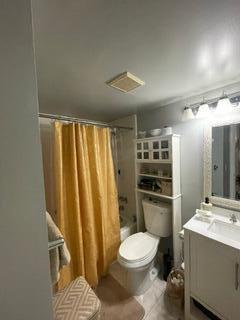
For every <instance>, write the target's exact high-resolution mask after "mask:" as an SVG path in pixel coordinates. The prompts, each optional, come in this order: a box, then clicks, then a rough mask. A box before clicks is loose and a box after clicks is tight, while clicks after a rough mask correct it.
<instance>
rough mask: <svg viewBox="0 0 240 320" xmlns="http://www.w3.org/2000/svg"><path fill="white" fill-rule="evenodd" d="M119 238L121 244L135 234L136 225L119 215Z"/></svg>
mask: <svg viewBox="0 0 240 320" xmlns="http://www.w3.org/2000/svg"><path fill="white" fill-rule="evenodd" d="M120 227H121V229H120V237H121V242H122V241H124V240H125V239H126V238H127V237H129V236H130V235H131V234H134V233H136V232H137V223H136V222H133V221H131V220H130V219H129V218H128V217H125V216H123V215H120Z"/></svg>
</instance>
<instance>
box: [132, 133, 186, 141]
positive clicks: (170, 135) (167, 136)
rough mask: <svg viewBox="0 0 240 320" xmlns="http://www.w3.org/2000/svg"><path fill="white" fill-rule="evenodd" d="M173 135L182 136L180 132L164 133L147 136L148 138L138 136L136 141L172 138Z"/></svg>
mask: <svg viewBox="0 0 240 320" xmlns="http://www.w3.org/2000/svg"><path fill="white" fill-rule="evenodd" d="M171 137H178V138H180V135H179V134H168V135H162V136H151V137H147V138H137V139H136V140H135V141H143V140H144V141H145V140H147V141H148V140H153V139H167V138H171Z"/></svg>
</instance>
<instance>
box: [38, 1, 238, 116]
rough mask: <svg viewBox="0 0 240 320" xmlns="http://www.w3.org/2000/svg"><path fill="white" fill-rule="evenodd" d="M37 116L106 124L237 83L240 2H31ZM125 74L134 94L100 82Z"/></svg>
mask: <svg viewBox="0 0 240 320" xmlns="http://www.w3.org/2000/svg"><path fill="white" fill-rule="evenodd" d="M32 2H33V13H34V28H35V32H34V39H35V50H36V60H37V75H38V86H39V104H40V111H41V112H48V113H56V114H64V115H71V116H79V117H83V118H89V119H95V120H104V121H110V120H114V119H116V118H119V117H122V116H125V115H128V114H131V113H135V112H137V111H138V110H144V109H149V110H151V109H152V108H156V107H158V106H161V105H164V104H167V103H169V102H170V101H172V100H178V99H179V100H180V99H181V98H182V97H183V96H186V95H189V94H194V93H197V92H200V91H204V90H209V89H211V88H216V87H219V86H222V85H225V84H227V83H230V82H234V81H239V80H240V36H239V35H240V1H239V0H228V1H226V0H211V1H209V0H194V1H193V0H182V1H179V0H168V1H163V0H148V1H146V0H118V1H113V0H91V1H90V0H67V1H66V0H51V1H49V0H33V1H32ZM124 71H129V72H131V73H133V74H134V75H136V76H137V77H139V78H140V79H142V80H143V81H145V83H146V84H145V86H143V87H140V88H138V89H136V90H135V91H133V92H132V93H123V92H120V91H117V90H115V89H113V88H110V87H108V86H107V85H106V84H105V82H106V81H107V80H109V79H111V78H113V77H114V76H115V75H117V74H119V73H121V72H124Z"/></svg>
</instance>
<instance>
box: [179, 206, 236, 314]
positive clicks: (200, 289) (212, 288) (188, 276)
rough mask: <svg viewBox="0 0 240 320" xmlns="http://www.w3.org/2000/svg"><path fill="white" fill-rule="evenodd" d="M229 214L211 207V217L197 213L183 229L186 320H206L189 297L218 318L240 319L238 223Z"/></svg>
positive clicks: (227, 211)
mask: <svg viewBox="0 0 240 320" xmlns="http://www.w3.org/2000/svg"><path fill="white" fill-rule="evenodd" d="M232 214H235V215H236V213H234V212H230V211H229V210H224V209H220V208H214V213H213V215H212V217H202V216H200V215H197V214H196V215H195V216H194V217H193V218H192V219H191V220H190V221H188V222H187V224H185V226H184V230H185V234H184V241H185V312H186V313H185V318H186V320H188V319H208V318H207V317H206V318H204V316H203V314H201V312H198V310H197V309H196V307H195V306H194V304H193V302H192V298H194V299H195V300H197V301H198V302H200V303H201V304H202V305H203V306H204V307H206V308H207V309H208V310H210V311H211V312H213V313H214V314H215V315H217V316H218V317H219V318H220V319H224V320H225V319H226V320H227V319H228V320H239V318H240V287H239V281H240V269H239V267H240V222H239V220H238V222H236V223H233V222H231V221H230V217H231V215H232ZM236 216H237V219H239V215H236Z"/></svg>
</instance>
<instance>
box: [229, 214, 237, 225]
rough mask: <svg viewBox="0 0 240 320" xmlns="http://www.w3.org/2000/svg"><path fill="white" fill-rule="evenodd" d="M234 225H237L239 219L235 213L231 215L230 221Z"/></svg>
mask: <svg viewBox="0 0 240 320" xmlns="http://www.w3.org/2000/svg"><path fill="white" fill-rule="evenodd" d="M229 220H230V221H231V222H232V223H236V222H237V217H236V215H235V214H234V213H232V214H230V219H229Z"/></svg>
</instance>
